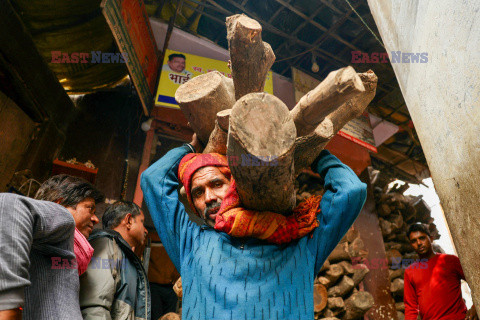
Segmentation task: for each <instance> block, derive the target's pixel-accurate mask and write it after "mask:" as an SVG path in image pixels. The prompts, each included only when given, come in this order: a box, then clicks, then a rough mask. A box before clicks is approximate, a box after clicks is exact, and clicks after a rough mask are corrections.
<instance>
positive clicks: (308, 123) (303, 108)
mask: <svg viewBox="0 0 480 320" xmlns="http://www.w3.org/2000/svg"><path fill="white" fill-rule="evenodd" d="M363 92H365V87H364V86H363V83H362V80H361V79H360V77H359V76H358V75H357V73H356V72H355V69H353V68H352V67H350V66H349V67H345V68H342V69H339V70H336V71H332V72H330V73H329V74H328V76H327V77H326V78H325V79H324V80H323V81H322V82H320V84H319V85H318V86H317V87H316V88H315V89H313V90H312V91H310V92H308V93H307V94H306V95H304V96H303V97H302V98H301V99H300V101H298V103H297V104H296V106H295V107H294V108H293V109H292V111H290V113H291V115H292V118H293V121H294V122H295V126H296V128H297V137H301V136H305V135H308V134H310V133H312V132H313V130H315V128H317V126H318V125H319V124H320V123H321V122H322V121H323V120H324V119H325V117H326V116H328V115H329V114H330V113H332V112H333V111H335V110H337V109H338V108H339V107H340V106H342V105H343V104H345V103H346V102H347V101H348V100H350V99H351V98H353V97H355V96H357V95H359V94H360V93H363Z"/></svg>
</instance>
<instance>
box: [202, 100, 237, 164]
mask: <svg viewBox="0 0 480 320" xmlns="http://www.w3.org/2000/svg"><path fill="white" fill-rule="evenodd" d="M231 112H232V109H227V110H222V111H220V112H218V113H217V119H216V120H215V128H214V129H213V131H212V133H211V134H210V138H209V139H208V143H207V145H206V146H205V149H204V150H203V153H212V152H214V153H220V154H223V155H226V154H227V138H228V122H229V118H230V113H231Z"/></svg>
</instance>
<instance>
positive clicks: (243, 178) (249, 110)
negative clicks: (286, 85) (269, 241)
mask: <svg viewBox="0 0 480 320" xmlns="http://www.w3.org/2000/svg"><path fill="white" fill-rule="evenodd" d="M295 137H296V130H295V125H294V123H293V120H292V119H291V117H290V114H289V112H288V108H287V106H285V104H284V103H283V102H282V101H280V99H278V98H276V97H275V96H273V95H270V94H268V93H250V94H247V95H245V96H243V97H242V98H241V99H240V100H238V101H237V102H236V103H235V105H234V106H233V108H232V113H231V115H230V127H229V130H228V150H227V156H228V163H229V166H230V169H231V171H232V175H233V177H234V178H235V182H236V184H237V191H238V194H239V196H240V199H241V201H242V204H243V205H244V207H245V208H248V209H252V210H257V211H272V212H277V213H288V212H291V210H292V209H293V207H294V206H295V200H296V197H295V190H294V183H293V180H294V179H293V175H294V172H293V152H294V143H295Z"/></svg>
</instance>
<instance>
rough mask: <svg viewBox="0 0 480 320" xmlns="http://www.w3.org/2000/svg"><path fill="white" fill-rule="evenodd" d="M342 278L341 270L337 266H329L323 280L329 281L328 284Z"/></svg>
mask: <svg viewBox="0 0 480 320" xmlns="http://www.w3.org/2000/svg"><path fill="white" fill-rule="evenodd" d="M341 276H343V268H342V267H341V266H340V265H338V264H332V265H330V269H328V271H327V272H326V273H325V278H327V279H328V280H330V284H334V283H335V282H337V280H338V279H340V277H341Z"/></svg>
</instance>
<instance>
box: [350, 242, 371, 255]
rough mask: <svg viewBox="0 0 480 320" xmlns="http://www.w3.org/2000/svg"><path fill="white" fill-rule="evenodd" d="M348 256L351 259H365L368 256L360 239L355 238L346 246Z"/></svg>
mask: <svg viewBox="0 0 480 320" xmlns="http://www.w3.org/2000/svg"><path fill="white" fill-rule="evenodd" d="M348 254H349V255H350V257H351V258H356V257H362V258H365V257H366V256H367V255H368V249H365V244H364V243H363V240H362V238H360V237H359V238H356V239H355V240H353V241H352V243H350V244H349V245H348Z"/></svg>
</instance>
